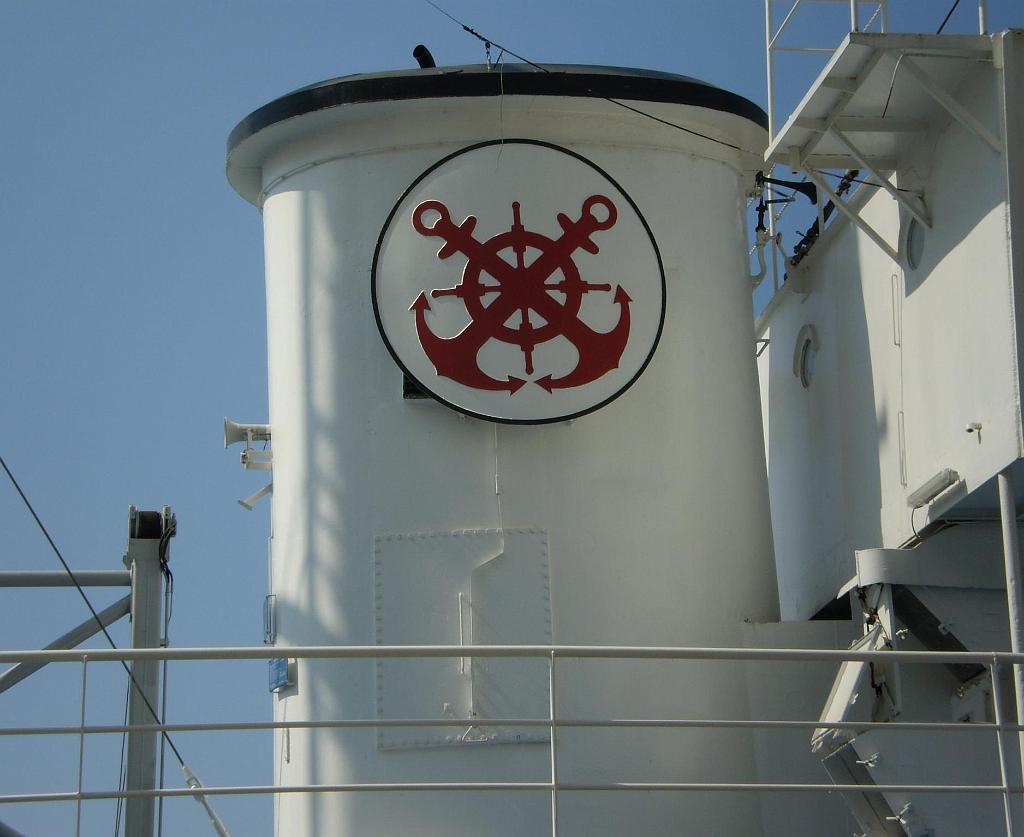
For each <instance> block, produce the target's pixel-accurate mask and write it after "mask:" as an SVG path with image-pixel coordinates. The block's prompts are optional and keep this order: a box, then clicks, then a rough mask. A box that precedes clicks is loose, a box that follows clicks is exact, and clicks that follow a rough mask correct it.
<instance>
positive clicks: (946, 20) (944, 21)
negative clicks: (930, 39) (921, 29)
mask: <svg viewBox="0 0 1024 837" xmlns="http://www.w3.org/2000/svg"><path fill="white" fill-rule="evenodd" d="M959 5H960V0H954V2H953V5H952V6H951V7H950V9H949V11H948V12H946V16H945V17H944V18H943V19H942V25H941V26H940V27H939V28H938V29H937V30H936V32H935V34H936V35H941V34H942V30H943V29H945V28H946V24H947V23H949V19H950V18H951V17H952V16H953V12H955V11H956V7H957V6H959Z"/></svg>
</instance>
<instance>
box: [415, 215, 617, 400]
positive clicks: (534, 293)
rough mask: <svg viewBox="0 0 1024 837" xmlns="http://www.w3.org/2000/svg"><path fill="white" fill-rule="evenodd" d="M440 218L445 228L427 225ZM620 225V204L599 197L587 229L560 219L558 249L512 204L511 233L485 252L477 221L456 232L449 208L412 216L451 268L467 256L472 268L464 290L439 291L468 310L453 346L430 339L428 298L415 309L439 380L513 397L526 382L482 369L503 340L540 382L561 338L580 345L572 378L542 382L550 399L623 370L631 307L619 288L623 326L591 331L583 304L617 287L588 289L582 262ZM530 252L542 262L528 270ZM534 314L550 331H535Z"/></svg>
mask: <svg viewBox="0 0 1024 837" xmlns="http://www.w3.org/2000/svg"><path fill="white" fill-rule="evenodd" d="M595 207H600V208H601V209H603V212H602V213H601V214H602V215H603V216H605V217H604V218H603V220H601V219H599V218H598V217H597V216H595V215H594V209H595ZM434 216H436V220H434V221H433V223H432V224H430V223H428V219H431V218H433V217H434ZM617 217H618V212H617V211H616V209H615V204H613V203H612V202H611V201H610V200H609V199H608V198H606V197H604V196H603V195H591V196H590V197H589V198H587V199H586V200H585V201H584V202H583V207H582V209H581V211H580V217H579V219H578V220H575V221H574V220H572V219H571V218H569V217H568V216H567V215H565V214H564V213H561V212H560V213H558V215H557V216H556V218H557V221H558V224H559V226H560V227H561V228H562V235H561V236H560V237H559V238H557V239H551V238H548V237H547V236H545V235H542V234H540V233H536V232H531V231H529V230H527V229H526V228H525V227H524V226H523V224H522V221H521V218H520V205H519V203H518V202H513V204H512V219H513V220H512V226H511V228H510V229H509V231H508V232H503V233H499V234H498V235H496V236H494V237H493V238H490V239H488V240H487V241H483V242H481V241H477V240H476V239H475V238H474V237H473V231H474V229H475V228H476V223H477V219H476V218H475V217H474V216H472V215H470V216H468V217H467V218H466V220H465V221H463V222H462V223H461V224H455V223H454V222H453V221H452V219H451V213H450V212H449V210H448V207H446V206H445V205H444V204H443V203H441V202H440V201H434V200H430V201H424V202H423V203H421V204H420V205H419V206H417V207H416V209H415V210H413V214H412V225H413V228H414V229H415V230H416V231H417V232H418V233H419V234H420V235H423V236H426V237H434V238H440V239H442V240H443V241H444V245H443V246H442V247H441V249H440V250H438V252H437V257H438V258H439V259H447V258H450V257H451V256H453V255H455V254H456V253H462V254H463V255H464V256H465V257H466V258H467V259H468V261H467V263H466V267H465V270H464V271H463V274H462V281H461V282H459V283H458V284H457V285H455V286H454V287H451V288H438V289H436V290H432V291H430V296H431V297H433V298H435V299H436V298H438V297H446V296H454V297H457V298H458V299H460V300H462V302H463V304H464V305H465V306H466V311H467V312H468V313H469V316H470V323H469V325H467V326H466V327H465V328H464V329H463V330H462V331H461V332H459V333H458V334H456V335H455V336H454V337H439V336H438V335H437V334H435V333H434V332H433V331H432V330H431V329H430V326H428V325H427V320H426V312H427V311H429V310H431V309H430V301H429V299H428V296H427V293H426V291H424V292H422V293H420V295H419V296H418V297H417V298H416V301H415V302H414V303H413V304H412V305H411V306H410V308H409V310H410V311H413V312H415V316H416V333H417V335H418V336H419V340H420V345H421V346H422V347H423V351H424V352H426V354H427V357H428V358H429V359H430V361H431V363H433V365H434V368H435V369H436V371H437V374H438V375H440V376H443V377H445V378H450V379H451V380H453V381H456V382H458V383H460V384H464V385H465V386H468V387H473V388H474V389H482V390H495V391H500V390H507V391H508V394H509V395H512V394H514V393H515V392H517V391H518V390H519V389H520V388H521V387H522V386H523V385H524V384H526V379H523V378H519V377H515V376H513V375H508V376H507V378H506V379H505V380H501V379H499V378H493V377H491V376H490V375H488V374H487V373H486V372H484V371H483V370H482V369H481V368H480V365H479V363H478V361H477V355H478V354H479V352H480V350H481V349H482V348H483V346H484V344H486V343H487V342H488V341H489V340H498V341H501V342H503V343H508V344H511V345H514V346H518V347H519V349H520V350H521V351H522V353H523V367H524V370H525V373H526V374H527V375H533V374H534V365H533V353H534V350H535V349H536V347H537V346H539V345H541V344H542V343H546V342H547V341H549V340H552V339H554V338H556V337H560V336H561V337H565V338H566V339H567V340H569V342H570V343H572V345H573V346H574V347H575V349H576V352H577V354H578V356H579V357H578V360H577V363H576V366H575V367H574V368H573V369H572V371H570V372H569V373H568V374H566V375H563V376H562V377H559V378H555V377H552V375H551V374H550V373H549V374H546V375H543V376H542V377H539V378H535V379H533V382H534V383H535V384H537V385H538V386H540V387H542V388H543V389H545V390H547V391H548V392H549V393H550V392H554V391H555V390H556V389H567V388H569V387H578V386H582V385H584V384H589V383H590V382H592V381H595V380H597V379H598V378H600V377H601V376H602V375H604V374H606V373H607V372H610V371H611V370H612V369H616V368H617V367H618V365H619V359H620V358H621V357H622V353H623V351H625V348H626V343H627V341H628V339H629V303H630V302H631V301H632V300H631V299H630V297H629V295H628V294H627V293H626V292H625V291H624V290H623V289H622V286H621V285H616V287H615V295H614V297H613V298H612V302H613V304H616V305H618V306H619V320H618V322H617V323H616V325H615V326H614V327H613V328H612V329H611V331H608V332H599V331H595V330H594V329H592V328H591V327H590V326H588V325H587V324H586V323H585V322H583V320H582V319H580V317H579V311H580V306H581V305H582V303H583V295H584V294H587V293H590V292H592V291H606V292H611V290H612V288H611V285H610V284H593V283H590V282H587V281H586V280H584V279H583V278H582V277H581V276H580V272H579V269H578V268H577V267H576V264H575V263H574V261H573V254H574V253H575V252H576V250H577V249H578V248H582V249H583V250H585V251H587V252H588V253H592V254H596V253H597V252H598V250H599V248H598V245H597V244H595V243H594V241H593V239H592V238H591V236H592V235H593V234H594V233H596V232H601V231H603V230H607V229H610V228H611V227H613V226H614V225H615V221H616V218H617ZM528 248H529V249H531V250H535V251H538V252H539V255H538V256H537V257H536V258H535V259H534V260H533V261H532V262H531V263H530V264H529V265H527V264H526V252H527V249H528ZM506 250H511V251H512V253H514V255H515V264H512V263H511V262H510V261H508V260H506V259H505V258H504V257H502V255H501V253H503V252H504V251H506ZM556 274H560V277H559V276H556ZM556 294H557V295H558V296H555V295H556ZM559 297H561V298H559ZM531 311H532V312H534V314H535V315H536V318H538V319H540V320H542V321H543V322H542V324H540V325H534V324H533V322H531V316H530V312H531ZM517 312H518V314H519V316H518V317H516V316H515V315H516V314H517ZM517 321H518V322H517ZM510 322H511V323H513V324H512V325H510Z"/></svg>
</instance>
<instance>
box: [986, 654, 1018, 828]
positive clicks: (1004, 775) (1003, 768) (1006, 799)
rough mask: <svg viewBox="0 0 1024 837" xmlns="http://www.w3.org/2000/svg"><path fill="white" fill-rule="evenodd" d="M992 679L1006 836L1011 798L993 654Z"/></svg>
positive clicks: (997, 677) (996, 667) (1009, 824)
mask: <svg viewBox="0 0 1024 837" xmlns="http://www.w3.org/2000/svg"><path fill="white" fill-rule="evenodd" d="M988 671H989V677H990V678H991V680H992V711H993V712H994V713H995V716H996V718H995V721H996V751H997V752H998V753H999V781H1000V782H1002V784H1003V811H1004V813H1005V815H1006V837H1014V831H1013V799H1012V797H1011V796H1010V774H1009V771H1008V769H1007V765H1006V739H1005V735H1006V730H1005V729H1004V728H1003V727H1004V723H1003V700H1002V698H1001V697H1000V695H999V663H998V661H997V659H996V658H995V656H993V657H992V662H991V664H990V665H989V667H988Z"/></svg>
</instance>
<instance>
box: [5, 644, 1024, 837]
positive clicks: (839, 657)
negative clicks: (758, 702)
mask: <svg viewBox="0 0 1024 837" xmlns="http://www.w3.org/2000/svg"><path fill="white" fill-rule="evenodd" d="M282 656H287V657H289V658H292V659H338V660H342V659H364V660H367V659H374V660H375V659H387V658H409V659H429V658H460V657H527V658H540V659H545V660H546V661H547V662H548V676H549V690H548V692H549V695H548V696H549V702H548V717H547V718H493V719H492V718H487V719H477V721H478V722H479V721H481V720H482V721H483V722H484V723H486V725H487V726H489V727H506V726H507V727H540V728H546V729H547V730H548V731H549V734H550V739H549V749H550V775H549V779H548V780H547V781H533V782H520V781H516V782H493V781H492V782H397V783H396V782H384V783H377V782H356V783H341V784H303V785H241V786H231V785H226V786H213V787H203V788H202V793H203V794H204V795H206V796H231V795H252V794H294V793H345V792H397V791H402V792H409V791H431V792H444V791H530V792H546V793H549V794H550V795H551V833H552V834H553V835H557V833H558V795H559V794H560V793H565V792H574V791H609V792H613V791H673V792H687V791H689V792H692V791H698V792H707V791H736V792H778V791H794V792H834V791H853V792H863V791H864V790H865V787H866V786H864V785H859V784H833V783H795V782H791V783H779V782H673V781H656V782H632V781H622V782H603V783H592V782H587V783H578V782H567V781H563V780H562V779H560V778H559V774H558V766H559V765H558V737H557V734H556V733H557V731H558V730H560V729H579V728H619V729H622V728H632V729H651V728H663V729H683V728H703V729H744V728H746V729H806V730H813V729H836V730H850V731H857V732H864V731H867V730H870V729H886V730H906V731H937V732H944V733H950V734H957V735H959V734H971V733H973V734H979V733H988V734H992V735H994V736H995V741H996V751H997V756H998V760H999V775H1000V783H999V784H921V783H908V784H878V785H871V786H870V790H871V791H872V792H877V793H983V794H984V793H990V794H1000V795H1002V797H1003V802H1004V811H1005V814H1006V834H1007V835H1009V836H1010V837H1012V835H1013V834H1014V831H1013V820H1012V813H1011V807H1012V806H1011V800H1012V797H1013V796H1014V795H1019V794H1021V793H1024V787H1022V786H1020V785H1014V784H1011V782H1010V769H1009V766H1008V761H1007V747H1006V742H1005V740H1004V739H1005V736H1006V734H1007V733H1012V732H1017V733H1018V734H1022V733H1024V726H1021V725H1019V724H1012V723H1007V722H1006V721H1005V720H1004V716H1003V707H1002V702H1001V700H1000V697H999V689H998V683H999V678H998V672H999V670H1000V669H1001V668H1006V667H1009V666H1014V667H1016V666H1021V665H1024V654H1011V653H1007V652H994V651H993V652H967V651H964V652H932V651H868V650H821V649H792V648H789V649H759V648H758V649H755V648H714V647H647V646H574V645H555V646H546V645H428V646H422V645H368V646H363V645H358V646H292V647H288V646H279V647H234V648H152V649H120V650H113V649H90V650H70V651H0V664H2V663H18V662H37V663H65V664H66V663H77V664H78V665H80V666H81V670H82V679H81V695H80V700H81V709H80V714H79V718H80V722H79V724H77V725H64V726H60V725H52V726H22V727H0V738H2V737H5V736H54V735H58V736H77V737H78V739H79V759H78V777H77V786H76V789H75V790H69V791H59V792H43V793H16V794H2V795H0V804H13V803H31V802H74V803H75V804H76V806H78V809H79V810H78V811H77V812H76V819H79V821H80V807H81V804H82V802H85V801H92V800H112V799H131V798H146V797H150V798H174V797H185V796H195V795H196V791H195V789H193V788H188V787H185V788H156V789H153V790H137V791H124V790H100V791H86V790H83V784H82V773H83V767H84V758H83V756H82V753H83V752H84V746H85V738H86V736H90V735H104V734H121V733H125V732H128V733H132V732H149V733H152V732H168V733H176V732H228V731H252V730H277V729H351V728H399V727H463V726H465V724H466V721H467V719H452V718H443V719H441V718H438V719H425V718H412V719H408V718H404V719H403V718H393V719H379V718H374V719H364V718H350V719H331V720H326V719H324V720H285V721H243V722H214V723H167V724H135V725H131V724H104V725H87V724H86V723H85V697H86V687H87V683H88V680H87V672H88V669H89V666H90V664H94V663H98V662H110V661H122V660H125V661H131V660H171V661H182V660H263V659H273V658H280V657H282ZM560 659H574V660H580V659H600V660H680V661H685V660H691V661H692V660H715V661H734V662H742V661H762V662H764V661H774V662H787V661H789V662H792V661H799V662H812V661H813V662H825V663H828V662H832V663H835V664H839V663H842V662H846V661H852V662H868V663H870V662H876V663H897V662H902V663H929V664H947V663H957V664H965V663H966V664H980V665H983V666H985V667H986V668H987V669H988V671H989V672H990V674H991V677H992V683H993V690H992V692H993V703H994V706H993V712H994V716H995V717H994V720H993V721H991V722H977V723H970V724H965V723H955V722H913V721H890V722H868V721H831V722H830V721H824V720H820V719H817V718H815V719H809V720H783V719H774V720H745V719H723V718H700V719H695V718H655V719H649V718H642V719H641V718H563V717H559V716H558V710H557V701H556V697H557V694H558V691H557V670H558V666H557V662H558V660H560ZM822 698H823V700H824V695H823V696H822Z"/></svg>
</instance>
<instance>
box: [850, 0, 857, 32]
mask: <svg viewBox="0 0 1024 837" xmlns="http://www.w3.org/2000/svg"><path fill="white" fill-rule="evenodd" d="M857 2H858V0H850V31H851V32H857V31H858V29H857Z"/></svg>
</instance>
